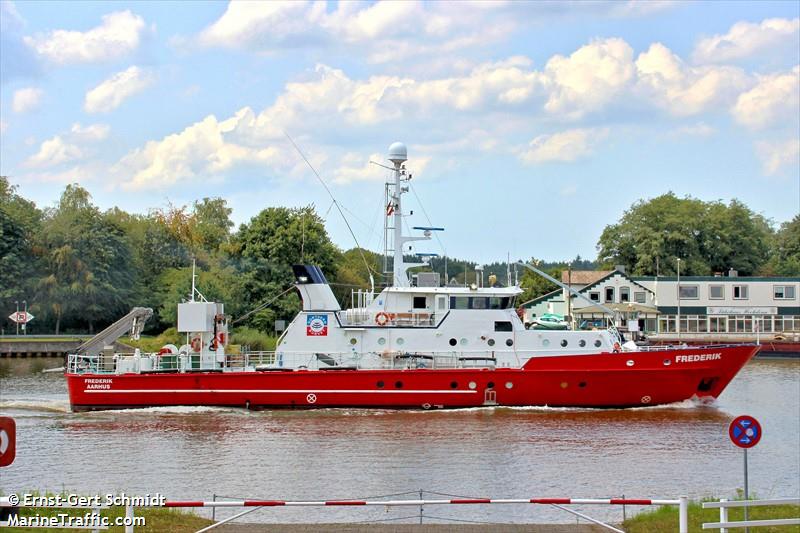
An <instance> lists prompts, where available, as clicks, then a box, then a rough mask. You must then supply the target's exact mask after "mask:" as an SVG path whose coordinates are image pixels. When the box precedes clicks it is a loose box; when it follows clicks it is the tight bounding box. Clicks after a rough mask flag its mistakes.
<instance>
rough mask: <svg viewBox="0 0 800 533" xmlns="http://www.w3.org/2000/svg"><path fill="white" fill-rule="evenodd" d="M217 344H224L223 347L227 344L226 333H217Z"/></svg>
mask: <svg viewBox="0 0 800 533" xmlns="http://www.w3.org/2000/svg"><path fill="white" fill-rule="evenodd" d="M217 342H218V343H219V344H222V345H224V344H225V332H224V331H220V332H219V333H217Z"/></svg>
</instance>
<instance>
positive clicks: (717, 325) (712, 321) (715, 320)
mask: <svg viewBox="0 0 800 533" xmlns="http://www.w3.org/2000/svg"><path fill="white" fill-rule="evenodd" d="M708 331H710V332H711V333H726V332H727V331H728V317H726V316H710V317H708Z"/></svg>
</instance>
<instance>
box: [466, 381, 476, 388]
mask: <svg viewBox="0 0 800 533" xmlns="http://www.w3.org/2000/svg"><path fill="white" fill-rule="evenodd" d="M467 386H468V387H469V388H470V389H472V390H475V389H476V388H477V387H478V384H477V383H475V382H474V381H470V382H469V385H467Z"/></svg>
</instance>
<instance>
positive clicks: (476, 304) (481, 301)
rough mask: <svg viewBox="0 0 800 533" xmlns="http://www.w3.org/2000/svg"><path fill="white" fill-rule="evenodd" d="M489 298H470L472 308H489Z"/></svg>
mask: <svg viewBox="0 0 800 533" xmlns="http://www.w3.org/2000/svg"><path fill="white" fill-rule="evenodd" d="M488 300H489V298H486V297H485V296H473V297H472V298H470V309H487V308H488V307H489V305H488V303H489V302H488Z"/></svg>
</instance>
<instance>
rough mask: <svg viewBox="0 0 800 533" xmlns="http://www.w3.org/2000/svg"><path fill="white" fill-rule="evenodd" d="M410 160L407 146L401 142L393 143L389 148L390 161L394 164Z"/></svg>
mask: <svg viewBox="0 0 800 533" xmlns="http://www.w3.org/2000/svg"><path fill="white" fill-rule="evenodd" d="M407 159H408V150H406V145H405V144H403V143H401V142H396V143H392V145H391V146H390V147H389V161H391V162H392V163H402V162H404V161H406V160H407Z"/></svg>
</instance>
